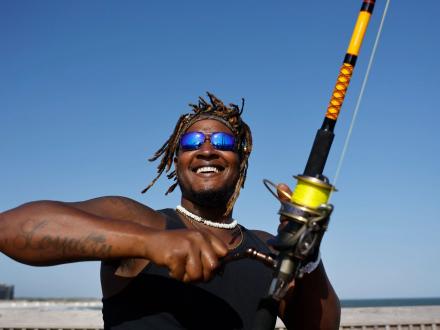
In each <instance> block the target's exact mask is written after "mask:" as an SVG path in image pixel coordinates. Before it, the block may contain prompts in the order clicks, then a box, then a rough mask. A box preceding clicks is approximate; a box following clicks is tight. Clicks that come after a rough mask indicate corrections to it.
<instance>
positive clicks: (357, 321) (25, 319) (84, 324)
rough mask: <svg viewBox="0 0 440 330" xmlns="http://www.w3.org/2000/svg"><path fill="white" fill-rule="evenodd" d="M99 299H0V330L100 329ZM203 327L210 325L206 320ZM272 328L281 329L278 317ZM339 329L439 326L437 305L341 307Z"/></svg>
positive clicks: (439, 329) (421, 329)
mask: <svg viewBox="0 0 440 330" xmlns="http://www.w3.org/2000/svg"><path fill="white" fill-rule="evenodd" d="M102 327H103V323H102V314H101V302H100V301H23V300H22V301H20V300H18V301H17V300H15V301H14V300H9V301H0V330H101V329H102ZM206 329H207V330H208V329H210V327H209V324H207V325H206ZM275 329H276V330H284V329H285V327H284V326H283V324H282V322H281V321H280V320H278V322H277V325H276V328H275ZM339 329H340V330H348V329H356V330H373V329H374V330H440V306H413V307H365V308H343V309H342V315H341V326H340V328H339Z"/></svg>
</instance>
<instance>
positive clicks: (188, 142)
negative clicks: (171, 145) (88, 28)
mask: <svg viewBox="0 0 440 330" xmlns="http://www.w3.org/2000/svg"><path fill="white" fill-rule="evenodd" d="M204 142H205V135H204V134H203V133H200V132H188V133H185V134H183V135H182V137H181V139H180V147H181V148H182V149H183V150H196V149H199V148H200V146H201V145H202V144H203V143H204Z"/></svg>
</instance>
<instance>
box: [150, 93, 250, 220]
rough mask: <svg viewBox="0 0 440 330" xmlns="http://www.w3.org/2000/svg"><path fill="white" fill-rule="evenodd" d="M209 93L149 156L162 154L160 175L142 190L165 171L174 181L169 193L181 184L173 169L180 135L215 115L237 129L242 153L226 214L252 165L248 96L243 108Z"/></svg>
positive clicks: (154, 180) (193, 105) (230, 208)
mask: <svg viewBox="0 0 440 330" xmlns="http://www.w3.org/2000/svg"><path fill="white" fill-rule="evenodd" d="M207 95H208V97H209V100H210V103H208V102H206V101H205V100H204V99H203V98H202V97H199V102H198V104H190V107H192V111H193V112H191V113H188V114H185V115H181V116H180V118H179V120H178V121H177V124H176V127H175V128H174V131H173V133H172V134H171V136H170V137H169V138H168V140H167V141H166V142H165V143H164V144H163V146H162V147H161V148H160V149H159V150H157V151H156V153H155V154H154V156H153V157H152V158H150V159H149V161H150V162H152V161H155V160H157V159H158V158H161V159H160V163H159V165H158V166H157V173H158V174H157V176H156V177H155V178H154V179H153V181H151V183H150V184H149V185H148V186H147V187H146V188H145V189H144V190H143V191H142V193H145V192H146V191H147V190H148V189H150V188H151V187H152V186H153V185H154V184H155V183H156V181H157V179H159V177H160V176H161V175H162V173H163V172H164V171H165V172H167V178H168V179H170V180H173V181H174V183H173V184H172V185H171V186H170V187H169V188H168V190H167V192H166V193H165V194H166V195H167V194H169V193H170V192H172V191H173V190H174V189H175V188H176V186H177V185H178V182H177V177H176V170H175V169H173V170H171V167H172V165H173V163H174V162H173V160H174V156H175V155H176V154H177V152H178V150H179V144H180V137H181V136H182V134H183V133H185V132H186V130H187V129H188V128H189V127H190V126H191V125H192V124H194V123H195V122H196V121H199V120H202V119H215V120H218V121H220V122H222V123H223V124H225V125H226V126H227V127H228V128H229V129H230V130H231V131H232V132H233V133H234V136H235V138H236V139H237V146H238V154H239V156H240V170H239V178H238V181H237V184H236V186H235V190H234V192H233V194H232V195H231V197H230V198H229V201H228V204H227V205H226V212H225V215H228V214H229V213H230V212H231V210H232V208H233V206H234V203H235V201H236V200H237V198H238V195H239V193H240V189H241V188H242V187H244V182H245V180H246V172H247V168H248V159H249V155H250V153H251V151H252V135H251V131H250V128H249V126H248V125H247V124H246V123H245V122H244V121H243V120H242V119H241V114H242V112H243V107H244V99H242V105H241V108H239V107H238V106H237V105H236V104H232V103H231V104H229V106H226V105H224V104H223V102H222V101H221V100H219V99H218V98H217V97H215V96H214V95H213V94H211V93H209V92H208V93H207Z"/></svg>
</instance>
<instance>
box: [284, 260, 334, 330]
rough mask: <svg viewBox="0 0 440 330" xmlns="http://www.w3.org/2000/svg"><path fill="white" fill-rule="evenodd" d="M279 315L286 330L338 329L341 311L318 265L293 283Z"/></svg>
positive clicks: (323, 272) (323, 271)
mask: <svg viewBox="0 0 440 330" xmlns="http://www.w3.org/2000/svg"><path fill="white" fill-rule="evenodd" d="M287 301H288V303H285V302H284V303H283V304H282V306H281V313H282V315H283V320H284V322H285V324H286V326H287V328H288V329H320V330H324V329H325V330H337V329H339V322H340V314H341V308H340V304H339V299H338V297H337V295H336V293H335V291H334V289H333V287H332V285H331V284H330V282H329V280H328V278H327V275H326V273H325V270H324V267H323V265H322V263H321V264H320V265H319V267H318V268H317V269H316V270H315V271H313V272H312V273H310V274H306V275H304V277H303V278H302V279H298V280H296V283H295V287H294V289H293V290H292V292H291V293H290V294H289V296H288V298H287Z"/></svg>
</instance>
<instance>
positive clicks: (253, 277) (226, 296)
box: [102, 209, 272, 330]
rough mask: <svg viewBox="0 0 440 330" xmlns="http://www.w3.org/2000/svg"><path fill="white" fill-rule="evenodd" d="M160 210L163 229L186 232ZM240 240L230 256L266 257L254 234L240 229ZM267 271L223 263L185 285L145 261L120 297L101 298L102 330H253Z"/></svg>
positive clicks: (252, 263)
mask: <svg viewBox="0 0 440 330" xmlns="http://www.w3.org/2000/svg"><path fill="white" fill-rule="evenodd" d="M160 212H162V213H163V214H164V215H165V216H166V218H167V220H166V229H168V230H173V229H182V228H185V226H184V224H183V223H182V221H181V220H180V218H179V216H178V215H177V214H176V212H175V211H174V210H172V209H165V210H162V211H160ZM242 230H243V242H242V243H241V244H240V246H239V247H238V248H237V249H235V250H233V251H231V253H236V252H241V251H244V250H245V249H247V248H250V247H252V248H255V249H257V250H259V251H262V252H264V253H270V251H269V249H268V247H267V246H266V244H264V243H263V242H262V241H261V240H260V239H259V238H258V237H256V235H255V234H253V233H252V232H250V231H249V230H247V229H245V228H243V227H242ZM271 279H272V271H271V270H270V269H269V268H267V267H266V266H264V265H263V264H261V263H260V262H258V261H255V260H251V259H242V260H239V261H234V262H230V263H228V264H227V265H226V266H225V267H224V270H223V272H221V273H220V274H217V275H216V276H215V277H214V278H213V279H212V280H211V281H209V282H207V283H195V284H193V283H192V284H186V283H183V282H180V281H177V280H174V279H172V278H170V277H169V276H168V269H166V268H164V267H159V266H157V265H155V264H153V263H149V264H148V265H147V266H146V267H145V269H144V270H143V271H142V272H141V273H140V274H139V275H138V276H136V278H134V279H133V280H132V281H131V282H130V284H128V286H127V287H125V288H124V289H123V290H122V291H121V292H120V293H118V294H116V295H114V296H112V297H110V298H106V299H103V310H102V312H103V318H104V328H105V329H133V330H134V329H154V330H175V329H200V330H201V329H203V330H206V329H215V330H217V329H218V330H220V329H221V330H230V329H231V330H232V329H247V330H251V329H253V321H254V319H255V313H256V311H257V307H258V303H259V301H260V299H261V298H262V297H263V296H265V295H266V294H267V292H268V289H269V285H270V282H271Z"/></svg>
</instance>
